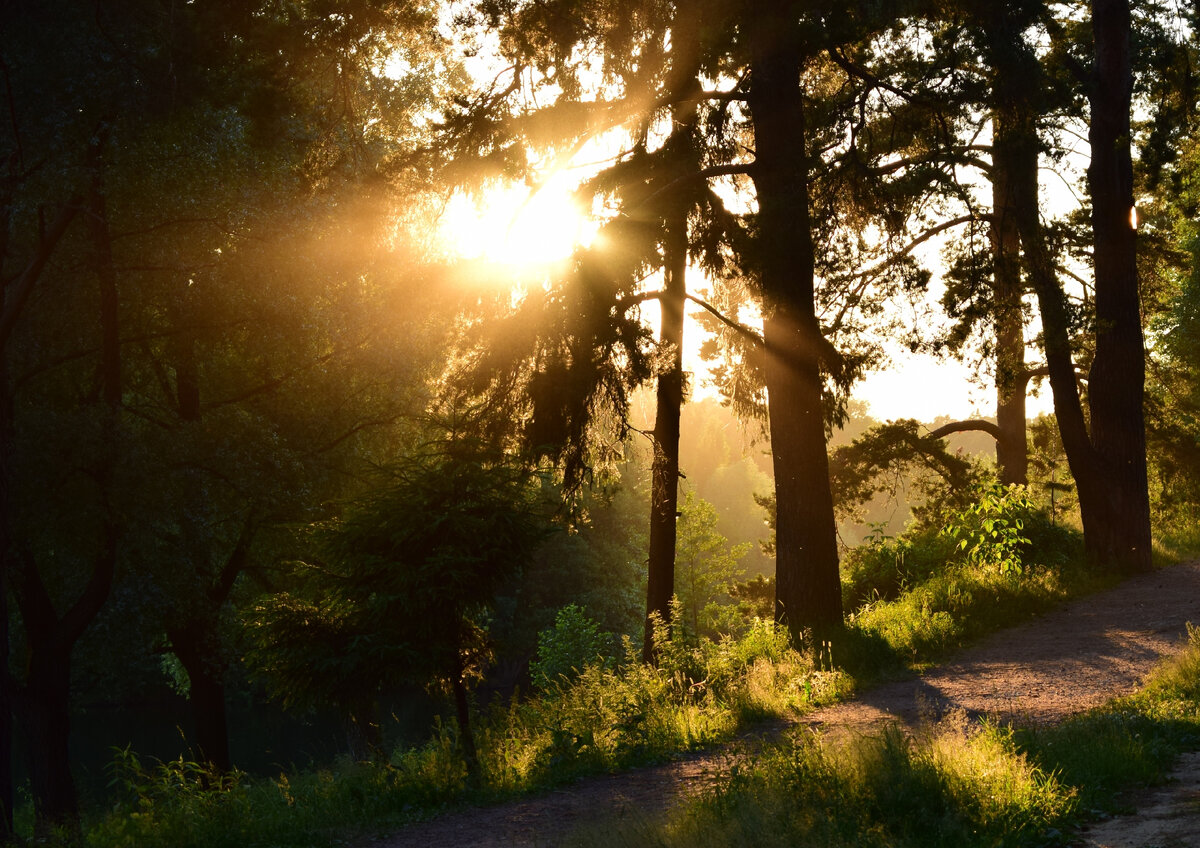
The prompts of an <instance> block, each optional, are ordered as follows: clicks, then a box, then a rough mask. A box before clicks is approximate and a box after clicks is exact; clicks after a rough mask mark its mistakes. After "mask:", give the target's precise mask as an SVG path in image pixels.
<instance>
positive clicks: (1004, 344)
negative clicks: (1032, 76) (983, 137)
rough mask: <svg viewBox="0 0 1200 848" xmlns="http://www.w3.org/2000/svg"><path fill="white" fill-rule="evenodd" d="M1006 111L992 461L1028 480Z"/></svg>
mask: <svg viewBox="0 0 1200 848" xmlns="http://www.w3.org/2000/svg"><path fill="white" fill-rule="evenodd" d="M1006 121H1007V116H1006V115H1004V114H1003V113H1002V112H1000V111H999V110H997V113H996V115H995V116H994V118H993V124H992V125H993V129H994V138H993V140H992V149H993V151H994V154H993V157H992V216H993V217H992V233H991V238H992V256H993V268H994V270H993V275H992V295H993V296H992V306H993V309H994V310H995V322H996V324H995V332H996V425H997V427H998V428H999V431H1000V432H999V438H997V439H996V467H997V469H998V471H999V476H1000V482H1001V483H1004V484H1011V483H1015V484H1020V485H1024V484H1025V483H1027V482H1028V481H1029V445H1028V438H1027V435H1026V429H1025V392H1026V387H1027V385H1028V381H1027V380H1026V379H1025V377H1024V373H1025V320H1024V313H1023V310H1022V305H1021V295H1022V293H1023V288H1022V282H1021V255H1020V247H1021V245H1020V232H1019V230H1018V228H1017V216H1016V211H1015V209H1014V208H1013V187H1012V185H1011V182H1010V178H1009V163H1008V159H1009V156H1010V154H1009V153H1008V152H1007V151H1006V150H1005V147H1006V146H1007V145H1008V144H1009V143H1010V132H1009V128H1008V127H1007V126H1006Z"/></svg>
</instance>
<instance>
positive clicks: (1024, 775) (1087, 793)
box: [571, 631, 1200, 848]
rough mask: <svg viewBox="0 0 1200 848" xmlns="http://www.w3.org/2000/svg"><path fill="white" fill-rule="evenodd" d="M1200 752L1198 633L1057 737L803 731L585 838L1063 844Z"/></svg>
mask: <svg viewBox="0 0 1200 848" xmlns="http://www.w3.org/2000/svg"><path fill="white" fill-rule="evenodd" d="M1197 749H1200V635H1198V634H1197V633H1196V632H1194V631H1193V632H1192V634H1191V639H1190V644H1189V646H1188V649H1187V650H1186V651H1185V652H1184V653H1183V654H1182V655H1180V656H1179V657H1177V658H1175V659H1173V660H1170V661H1168V662H1167V663H1166V664H1165V665H1164V666H1162V667H1161V669H1160V671H1159V672H1158V673H1157V674H1156V675H1155V676H1154V677H1153V678H1152V680H1151V681H1150V683H1149V684H1148V685H1147V687H1146V688H1145V689H1144V690H1143V691H1142V692H1140V693H1138V694H1136V695H1133V696H1131V697H1127V698H1122V699H1119V700H1117V701H1114V702H1112V703H1111V704H1109V705H1107V706H1105V707H1103V708H1100V709H1097V710H1093V711H1091V712H1088V713H1085V714H1083V715H1080V716H1078V717H1076V718H1073V719H1070V720H1068V721H1066V722H1064V723H1063V724H1061V725H1058V726H1056V727H1042V728H1036V729H1025V730H1021V729H1016V730H1014V729H1011V728H1008V727H1003V726H999V725H996V724H993V723H989V722H987V721H968V720H967V719H966V718H964V717H963V716H954V717H951V718H949V719H948V720H946V721H944V722H942V723H940V724H938V725H936V726H932V727H929V728H926V729H925V730H924V731H923V732H919V733H918V734H917V735H916V736H909V735H906V734H905V733H903V732H901V731H900V730H898V729H896V728H894V727H893V728H888V729H885V730H883V731H881V732H879V733H876V734H874V735H869V736H861V737H839V739H838V740H837V741H831V739H830V738H827V737H819V736H814V735H812V734H809V733H796V734H793V736H792V737H791V738H790V739H788V740H786V741H785V742H783V743H781V744H779V745H777V746H775V747H774V748H773V749H771V750H769V751H767V752H765V753H758V754H756V756H755V757H754V758H753V759H746V760H744V761H743V763H742V764H741V765H740V766H739V767H737V768H736V769H735V770H734V771H733V772H732V773H731V774H730V776H729V780H728V782H727V784H726V785H725V786H724V787H723V788H721V789H719V790H718V791H716V792H715V794H712V795H711V796H710V797H707V798H704V799H701V800H698V801H695V802H692V803H691V804H690V805H688V806H686V807H685V808H683V809H681V810H679V811H677V813H676V814H675V815H673V817H672V818H671V819H670V820H669V821H668V822H666V823H664V824H654V823H650V822H642V823H640V824H633V825H630V826H627V827H625V828H623V829H621V830H619V831H614V829H613V828H612V827H606V828H605V829H604V830H603V831H593V832H590V833H581V834H579V835H577V838H576V839H575V840H574V841H573V842H572V843H571V844H573V845H576V846H589V848H608V846H618V845H620V846H628V848H641V846H655V848H675V846H680V848H682V846H688V848H693V846H695V848H706V846H712V848H717V846H742V845H745V846H751V845H753V846H794V845H820V846H826V848H841V847H842V846H844V848H852V846H853V848H858V846H865V848H874V846H878V848H884V846H887V848H909V846H911V848H918V846H920V848H925V846H930V848H940V847H941V846H945V848H951V846H954V848H972V846H1012V848H1017V847H1018V846H1049V845H1066V844H1068V843H1069V842H1070V835H1071V831H1072V829H1073V828H1074V827H1076V826H1077V825H1078V824H1079V823H1081V822H1082V821H1084V820H1086V819H1087V818H1088V817H1090V816H1094V815H1095V814H1097V813H1098V812H1100V811H1102V810H1113V809H1116V808H1119V807H1120V804H1121V802H1122V801H1121V799H1122V798H1123V794H1122V793H1125V792H1128V791H1129V790H1132V789H1136V788H1139V787H1142V786H1145V785H1147V784H1151V783H1155V782H1159V781H1161V780H1163V779H1164V778H1165V776H1166V775H1167V774H1168V771H1169V768H1170V766H1171V764H1172V763H1173V762H1174V760H1175V759H1176V758H1177V757H1178V755H1179V754H1180V753H1182V752H1184V751H1189V750H1197Z"/></svg>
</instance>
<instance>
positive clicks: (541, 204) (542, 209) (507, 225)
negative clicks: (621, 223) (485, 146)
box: [439, 179, 598, 267]
mask: <svg viewBox="0 0 1200 848" xmlns="http://www.w3.org/2000/svg"><path fill="white" fill-rule="evenodd" d="M572 188H573V186H571V185H570V183H569V181H567V180H561V179H559V180H555V179H551V180H550V181H548V182H547V183H546V184H545V185H543V186H541V187H540V188H539V189H537V190H536V191H535V190H532V189H530V188H529V187H528V186H525V185H521V184H517V185H508V186H502V187H495V188H492V189H489V190H487V191H486V192H485V193H483V194H482V195H481V196H478V197H475V198H472V197H469V196H467V195H465V194H461V193H460V194H455V195H454V196H452V197H451V198H450V200H449V202H448V203H447V204H446V208H445V211H444V212H443V213H442V217H441V221H440V226H439V229H440V230H441V233H442V239H443V241H444V242H445V244H446V246H447V248H448V250H449V251H450V253H452V254H453V255H455V256H458V257H461V258H463V259H484V260H487V261H489V262H495V263H497V264H501V265H508V266H518V267H540V266H547V265H554V264H557V263H560V262H563V261H564V260H566V259H567V258H569V257H570V256H571V254H572V252H574V250H575V248H576V247H578V246H580V245H584V246H586V245H587V244H589V243H590V242H591V239H592V237H593V236H594V235H595V233H596V230H597V228H598V225H597V224H596V223H595V222H594V221H593V220H592V219H591V218H590V217H589V216H587V215H585V214H584V213H583V211H582V210H581V209H580V208H579V206H578V204H577V203H576V202H575V200H574V198H573V196H572V192H571V189H572Z"/></svg>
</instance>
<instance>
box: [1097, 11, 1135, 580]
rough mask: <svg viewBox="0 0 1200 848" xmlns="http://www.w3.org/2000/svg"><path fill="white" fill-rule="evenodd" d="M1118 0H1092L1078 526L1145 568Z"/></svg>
mask: <svg viewBox="0 0 1200 848" xmlns="http://www.w3.org/2000/svg"><path fill="white" fill-rule="evenodd" d="M1131 27H1132V24H1131V21H1130V12H1129V3H1128V0H1093V2H1092V30H1093V33H1094V36H1095V43H1096V48H1095V49H1096V59H1095V65H1094V68H1095V70H1094V73H1095V80H1094V83H1093V85H1092V88H1091V91H1090V93H1089V101H1090V104H1091V119H1090V123H1089V127H1088V140H1089V142H1090V145H1091V157H1092V158H1091V163H1090V164H1089V166H1088V186H1089V188H1090V189H1091V198H1092V230H1093V236H1094V248H1093V262H1094V265H1095V272H1096V355H1095V357H1094V359H1093V360H1092V369H1091V374H1090V376H1089V380H1088V402H1089V411H1090V413H1091V427H1092V444H1093V446H1094V447H1095V449H1096V452H1097V454H1098V455H1099V457H1100V461H1101V463H1102V464H1103V469H1104V478H1105V480H1106V481H1107V483H1108V485H1107V486H1106V487H1105V492H1104V494H1105V497H1104V498H1103V501H1102V508H1103V513H1102V518H1103V519H1104V520H1103V521H1101V522H1099V523H1097V524H1096V525H1095V526H1094V527H1093V531H1092V533H1091V535H1090V536H1088V535H1087V534H1086V533H1085V539H1084V542H1085V544H1086V546H1087V549H1088V553H1089V554H1090V555H1091V557H1092V558H1094V559H1095V560H1096V561H1098V562H1101V563H1106V564H1110V565H1113V566H1116V567H1119V568H1123V569H1127V570H1135V571H1140V570H1146V569H1149V568H1150V567H1151V560H1150V555H1151V549H1150V543H1151V539H1150V499H1149V492H1148V486H1147V480H1146V431H1145V417H1144V414H1143V400H1144V395H1145V349H1144V346H1143V339H1142V323H1141V305H1140V301H1139V296H1138V277H1137V248H1136V230H1135V228H1134V226H1133V223H1132V220H1131V218H1132V214H1133V209H1134V203H1133V161H1132V155H1131V151H1130V145H1131V138H1130V109H1131V98H1132V93H1133V72H1132V70H1131V65H1130V52H1129V51H1130V44H1129V42H1130V31H1131Z"/></svg>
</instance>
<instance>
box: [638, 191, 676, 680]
mask: <svg viewBox="0 0 1200 848" xmlns="http://www.w3.org/2000/svg"><path fill="white" fill-rule="evenodd" d="M665 229H666V233H665V238H664V245H665V251H664V252H665V254H666V257H667V263H668V264H667V267H666V268H665V269H664V275H665V277H666V280H665V282H666V286H665V291H664V293H663V296H662V298H660V299H659V304H660V305H661V308H662V332H661V334H660V338H659V344H660V345H661V346H662V347H663V348H664V349H665V350H666V351H667V355H668V356H669V357H670V359H669V363H670V364H669V365H668V367H667V370H666V371H664V372H663V373H661V374H659V375H658V389H657V394H656V401H657V406H656V409H655V413H654V463H653V466H652V482H651V488H650V551H649V560H648V569H647V580H646V629H645V637H644V639H643V643H642V659H643V660H645V661H646V662H653V660H654V652H655V647H654V627H653V619H652V616H653V615H654V614H655V613H657V614H658V616H659V617H661V619H662V620H663V621H664V622H667V623H669V622H670V620H671V596H672V595H673V594H674V592H675V540H676V535H677V534H676V517H677V513H678V510H679V418H680V410H681V408H682V406H683V317H684V305H685V303H686V298H685V295H686V294H687V289H686V281H685V274H686V269H687V212H686V210H685V211H684V212H683V214H681V215H680V214H675V215H672V216H671V219H670V220H668V221H667V222H666V228H665Z"/></svg>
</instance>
